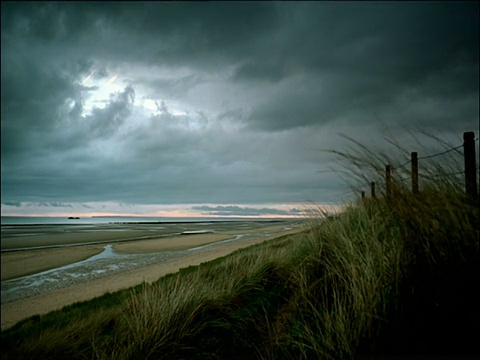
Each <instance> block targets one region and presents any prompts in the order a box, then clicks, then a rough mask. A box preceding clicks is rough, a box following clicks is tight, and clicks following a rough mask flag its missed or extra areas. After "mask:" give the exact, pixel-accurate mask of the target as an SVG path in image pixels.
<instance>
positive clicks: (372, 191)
mask: <svg viewBox="0 0 480 360" xmlns="http://www.w3.org/2000/svg"><path fill="white" fill-rule="evenodd" d="M370 195H371V196H372V199H375V197H376V196H375V181H372V182H371V183H370Z"/></svg>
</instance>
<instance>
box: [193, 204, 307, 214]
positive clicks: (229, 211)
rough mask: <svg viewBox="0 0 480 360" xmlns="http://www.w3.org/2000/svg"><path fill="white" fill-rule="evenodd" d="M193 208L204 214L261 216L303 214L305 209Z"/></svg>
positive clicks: (205, 206) (204, 206)
mask: <svg viewBox="0 0 480 360" xmlns="http://www.w3.org/2000/svg"><path fill="white" fill-rule="evenodd" d="M192 209H193V210H198V211H202V214H203V215H216V216H260V215H279V216H282V215H283V216H288V215H290V216H292V215H302V214H303V211H302V210H300V209H297V208H293V209H291V210H280V209H274V208H261V209H255V208H251V207H243V206H234V205H230V206H207V205H203V206H193V207H192Z"/></svg>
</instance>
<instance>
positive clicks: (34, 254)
mask: <svg viewBox="0 0 480 360" xmlns="http://www.w3.org/2000/svg"><path fill="white" fill-rule="evenodd" d="M267 228H268V229H267ZM302 229H303V226H302V225H298V224H297V225H296V226H295V225H294V226H291V225H288V226H285V224H279V225H278V226H277V225H274V226H272V225H271V224H270V225H268V226H265V227H262V226H258V227H255V228H253V229H252V228H246V229H235V230H232V231H229V230H228V229H225V230H226V231H224V232H220V233H205V234H194V235H182V236H172V237H166V238H165V237H162V238H159V239H148V240H135V241H126V242H120V243H114V244H113V246H114V248H115V250H116V251H117V252H120V253H125V254H141V253H152V252H159V253H162V251H164V249H168V248H170V249H172V248H178V249H180V248H183V249H185V248H191V247H192V246H194V247H195V246H200V245H205V244H207V246H206V247H202V248H201V249H200V250H195V251H188V252H186V255H184V256H182V257H180V258H178V257H177V258H175V257H173V258H172V259H171V260H168V261H164V262H160V263H156V264H151V265H148V266H143V267H141V268H136V269H131V270H126V271H121V272H118V273H114V274H112V275H109V276H106V277H103V278H96V279H93V280H91V281H88V282H84V283H77V284H69V285H68V286H65V287H61V288H58V289H55V290H53V291H49V292H47V293H43V294H39V295H35V296H31V297H28V298H21V299H18V300H15V301H12V302H7V303H2V306H1V319H2V325H1V326H2V330H4V329H6V328H8V327H10V326H12V325H14V324H15V323H16V322H18V321H20V320H23V319H25V318H28V317H30V316H33V315H41V314H46V313H48V312H50V311H53V310H56V309H60V308H62V307H64V306H66V305H70V304H72V303H74V302H78V301H86V300H90V299H92V298H94V297H97V296H101V295H103V294H105V293H107V292H114V291H117V290H121V289H125V288H129V287H132V286H136V285H138V284H140V283H142V282H143V281H146V282H153V281H156V280H158V278H160V277H161V276H164V275H166V274H169V273H173V272H176V271H178V270H179V269H181V268H185V267H188V266H194V265H199V264H201V263H203V262H206V261H211V260H213V259H215V258H218V257H221V256H225V255H227V254H229V253H231V252H233V251H235V250H237V249H240V248H244V247H248V246H250V245H253V244H257V243H261V242H263V241H265V240H268V239H271V238H275V237H278V236H281V235H284V234H291V233H295V232H298V231H301V230H302ZM238 234H242V237H241V238H240V239H239V240H233V241H230V240H229V239H232V237H234V236H235V235H238ZM225 240H227V241H225ZM179 241H180V242H181V244H179ZM208 244H211V246H210V245H208ZM104 246H105V244H96V245H83V246H69V247H60V248H47V249H41V250H21V251H14V252H2V280H3V279H4V276H5V277H7V276H8V277H16V276H22V275H21V274H22V273H23V274H25V273H26V274H31V273H34V272H36V271H37V270H38V269H44V268H45V266H47V267H48V268H56V267H59V266H62V265H67V264H70V263H72V262H76V261H81V260H84V259H85V258H87V257H89V256H90V255H94V254H98V253H99V252H101V251H102V250H103V247H104ZM135 256H136V255H135ZM36 269H37V270H36ZM4 271H5V272H4Z"/></svg>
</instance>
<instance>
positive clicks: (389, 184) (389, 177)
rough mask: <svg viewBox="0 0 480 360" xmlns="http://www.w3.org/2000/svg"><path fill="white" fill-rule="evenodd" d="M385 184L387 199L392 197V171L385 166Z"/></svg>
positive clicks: (388, 166)
mask: <svg viewBox="0 0 480 360" xmlns="http://www.w3.org/2000/svg"><path fill="white" fill-rule="evenodd" d="M385 182H386V189H387V199H388V198H390V196H391V195H392V169H391V167H390V165H386V166H385Z"/></svg>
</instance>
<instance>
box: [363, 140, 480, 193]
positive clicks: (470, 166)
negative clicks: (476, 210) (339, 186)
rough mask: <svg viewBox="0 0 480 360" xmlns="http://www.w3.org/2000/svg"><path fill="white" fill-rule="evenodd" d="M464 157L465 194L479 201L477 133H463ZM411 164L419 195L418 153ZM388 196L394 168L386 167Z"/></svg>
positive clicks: (414, 185) (390, 191) (413, 189)
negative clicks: (476, 151) (476, 154)
mask: <svg viewBox="0 0 480 360" xmlns="http://www.w3.org/2000/svg"><path fill="white" fill-rule="evenodd" d="M463 156H464V164H465V170H464V173H465V193H466V195H467V197H469V198H471V199H474V200H477V193H478V192H477V165H476V156H475V133H474V132H473V131H469V132H464V133H463ZM410 163H411V165H412V169H411V174H412V193H414V194H418V193H419V187H418V153H417V152H412V153H411V159H410ZM385 181H386V196H387V198H389V197H390V196H391V194H392V167H391V165H386V166H385ZM370 196H371V197H372V198H373V199H374V198H375V197H376V194H375V181H372V182H371V183H370ZM364 198H365V191H362V199H364Z"/></svg>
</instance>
